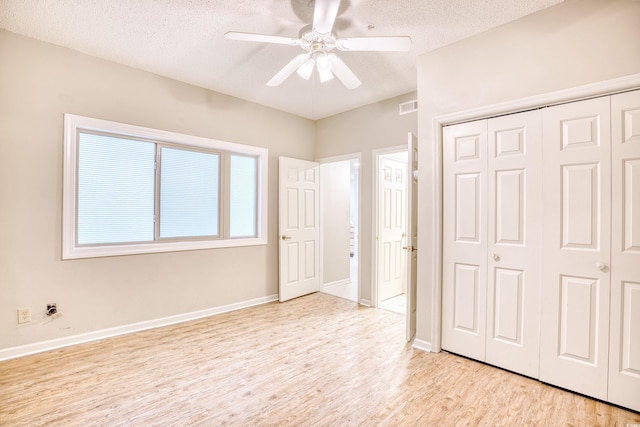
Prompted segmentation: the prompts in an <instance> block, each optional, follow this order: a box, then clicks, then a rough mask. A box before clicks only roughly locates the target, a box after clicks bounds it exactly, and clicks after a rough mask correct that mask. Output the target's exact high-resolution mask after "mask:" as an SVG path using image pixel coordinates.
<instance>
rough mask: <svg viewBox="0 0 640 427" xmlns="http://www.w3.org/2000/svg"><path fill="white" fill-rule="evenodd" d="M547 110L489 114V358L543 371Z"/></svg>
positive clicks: (530, 371)
mask: <svg viewBox="0 0 640 427" xmlns="http://www.w3.org/2000/svg"><path fill="white" fill-rule="evenodd" d="M541 118H542V114H541V113H540V111H539V110H538V111H528V112H525V113H519V114H511V115H507V116H503V117H497V118H493V119H490V120H489V121H488V133H487V138H488V141H487V145H488V173H487V180H488V200H489V203H488V205H489V206H488V207H487V219H488V224H487V230H488V237H487V241H488V248H487V249H488V257H487V274H488V277H487V339H486V343H487V344H486V345H487V347H486V361H487V362H488V363H491V364H494V365H497V366H500V367H502V368H505V369H509V370H510V371H514V372H518V373H521V374H524V375H528V376H530V377H534V378H537V377H538V366H539V356H540V353H539V338H540V282H541V272H540V258H541V255H540V251H541V243H542V239H541V233H540V231H541V228H542V227H541V226H542V223H541V216H542V208H541V202H542V182H541V170H542V166H541V162H542V129H541V127H542V124H541Z"/></svg>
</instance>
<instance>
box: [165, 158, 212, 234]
mask: <svg viewBox="0 0 640 427" xmlns="http://www.w3.org/2000/svg"><path fill="white" fill-rule="evenodd" d="M160 158H161V169H160V170H161V175H160V237H162V238H167V237H194V236H217V235H218V233H219V231H218V223H219V215H218V205H219V186H220V176H219V175H220V155H218V154H212V153H203V152H198V151H190V150H181V149H175V148H166V147H163V148H162V151H161V157H160Z"/></svg>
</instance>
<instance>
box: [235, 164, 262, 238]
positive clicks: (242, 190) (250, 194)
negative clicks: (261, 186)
mask: <svg viewBox="0 0 640 427" xmlns="http://www.w3.org/2000/svg"><path fill="white" fill-rule="evenodd" d="M230 164H231V166H230V169H231V171H230V180H231V183H230V187H231V189H230V203H229V209H230V225H229V234H230V237H244V236H255V235H256V217H257V205H258V193H257V190H258V187H257V175H258V161H257V159H256V158H255V157H250V156H241V155H237V154H231V161H230Z"/></svg>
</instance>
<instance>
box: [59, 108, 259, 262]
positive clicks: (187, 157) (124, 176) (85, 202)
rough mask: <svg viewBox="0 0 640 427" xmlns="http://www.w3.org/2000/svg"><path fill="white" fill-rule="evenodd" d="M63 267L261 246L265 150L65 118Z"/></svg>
mask: <svg viewBox="0 0 640 427" xmlns="http://www.w3.org/2000/svg"><path fill="white" fill-rule="evenodd" d="M64 150H65V165H64V169H65V171H64V206H63V211H64V212H63V217H64V224H63V258H64V259H71V258H88V257H99V256H111V255H125V254H137V253H150V252H167V251H178V250H190V249H206V248H220V247H232V246H247V245H259V244H266V243H267V237H266V224H267V222H266V221H267V160H268V151H267V150H266V149H264V148H258V147H251V146H246V145H240V144H235V143H230V142H225V141H218V140H213V139H208V138H200V137H195V136H189V135H183V134H177V133H173V132H166V131H159V130H154V129H148V128H143V127H139V126H132V125H125V124H121V123H114V122H108V121H105V120H98V119H92V118H88V117H81V116H75V115H71V114H65V147H64Z"/></svg>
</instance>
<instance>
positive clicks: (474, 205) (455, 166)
mask: <svg viewBox="0 0 640 427" xmlns="http://www.w3.org/2000/svg"><path fill="white" fill-rule="evenodd" d="M486 135H487V122H486V120H482V121H478V122H472V123H464V124H459V125H454V126H448V127H446V128H444V130H443V141H444V146H443V169H444V174H443V177H444V179H443V187H444V188H443V197H444V206H443V209H444V215H443V217H444V221H443V267H442V268H443V289H442V305H443V307H442V348H444V349H445V350H448V351H452V352H454V353H459V354H463V355H465V356H469V357H472V358H474V359H478V360H484V358H485V339H486V334H485V327H486V320H485V319H486V289H487V287H486V277H487V272H486V265H487V229H486V226H485V224H486V221H487V220H486V217H485V215H486V212H487V181H486V176H487V155H486V153H487V141H486Z"/></svg>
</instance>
